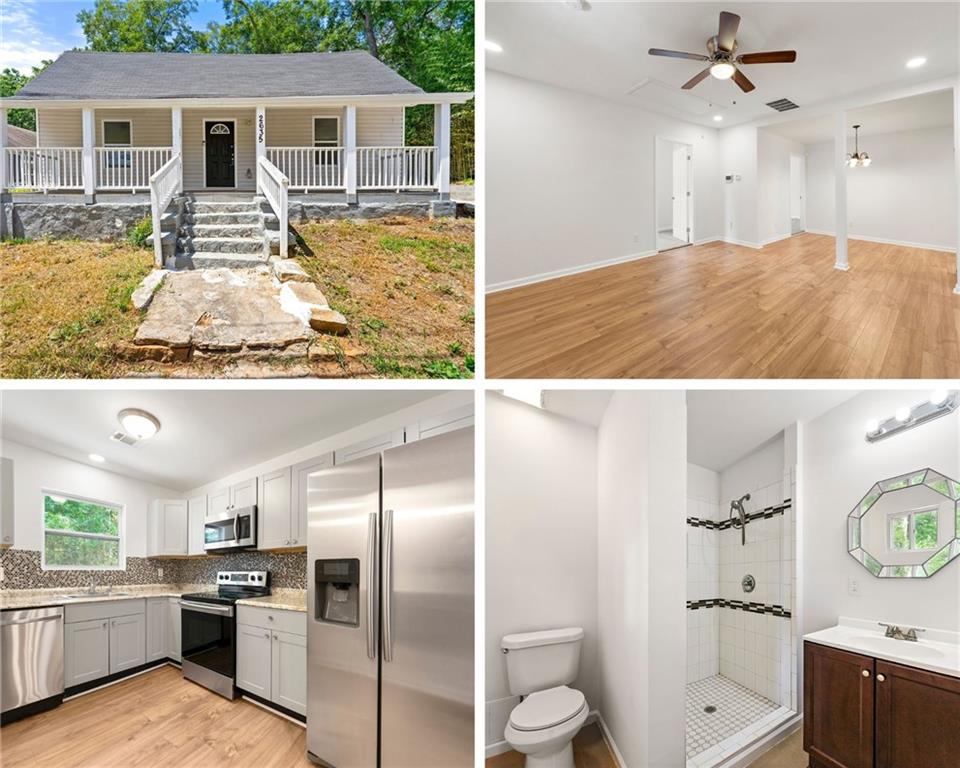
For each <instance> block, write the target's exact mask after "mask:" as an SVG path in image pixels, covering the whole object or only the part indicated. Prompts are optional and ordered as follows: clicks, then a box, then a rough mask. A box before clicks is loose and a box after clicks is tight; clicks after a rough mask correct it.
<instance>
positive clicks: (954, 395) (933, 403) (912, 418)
mask: <svg viewBox="0 0 960 768" xmlns="http://www.w3.org/2000/svg"><path fill="white" fill-rule="evenodd" d="M958 405H960V393H958V392H957V391H956V390H947V389H936V390H934V391H933V392H932V393H930V397H929V398H928V399H927V400H924V401H923V402H922V403H918V404H917V405H915V406H913V407H912V408H908V407H907V406H902V407H900V408H897V410H896V412H895V413H894V415H893V416H891V417H889V418H886V419H883V420H882V421H881V420H880V419H870V420H869V421H868V422H867V424H866V439H867V442H868V443H875V442H877V440H883V439H884V438H886V437H891V436H892V435H895V434H897V433H898V432H903V431H904V430H906V429H913V428H914V427H919V426H920V425H921V424H926V423H927V422H928V421H932V420H933V419H938V418H940V417H941V416H946V415H947V414H948V413H953V412H954V411H955V410H957V406H958Z"/></svg>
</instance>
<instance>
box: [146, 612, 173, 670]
mask: <svg viewBox="0 0 960 768" xmlns="http://www.w3.org/2000/svg"><path fill="white" fill-rule="evenodd" d="M169 600H170V598H168V597H148V598H147V629H146V631H147V651H146V660H147V661H156V660H157V659H165V658H167V638H168V635H169V632H168V629H167V622H168V621H169V617H170V605H169Z"/></svg>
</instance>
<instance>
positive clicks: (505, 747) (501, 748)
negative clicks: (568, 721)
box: [484, 709, 627, 768]
mask: <svg viewBox="0 0 960 768" xmlns="http://www.w3.org/2000/svg"><path fill="white" fill-rule="evenodd" d="M591 723H599V725H600V731H601V733H603V740H604V741H606V742H607V746H608V747H610V751H611V752H613V755H614V757H615V758H616V759H617V761H618V768H626V766H627V764H626V763H625V762H624V760H623V756H622V755H621V754H620V750H619V749H617V745H616V742H614V740H613V736H611V735H610V730H609V729H608V728H607V724H606V723H605V722H603V717H601V716H600V713H599V712H598V711H597V710H595V709H594V710H591V711H590V714H588V715H587V719H586V720H584V722H583V725H584V727H586V726H588V725H590V724H591ZM509 751H510V745H509V744H507V742H506V741H495V742H494V743H493V744H487V746H486V747H485V748H484V752H485V757H486V758H487V759H489V758H491V757H496V756H497V755H502V754H503V753H504V752H509Z"/></svg>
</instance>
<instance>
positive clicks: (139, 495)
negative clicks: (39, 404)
mask: <svg viewBox="0 0 960 768" xmlns="http://www.w3.org/2000/svg"><path fill="white" fill-rule="evenodd" d="M3 456H4V457H6V458H9V459H13V493H14V533H13V536H14V541H13V546H14V547H15V548H16V549H29V550H33V551H35V552H40V551H42V549H43V497H42V491H44V490H47V491H60V492H61V493H67V494H77V495H78V496H83V497H86V498H91V499H97V500H99V501H108V502H112V503H114V504H122V505H123V507H124V522H123V531H124V534H123V538H124V546H125V548H126V555H127V557H146V554H147V509H148V508H149V506H150V502H151V501H152V500H153V499H162V498H166V499H179V498H182V495H181V494H180V493H179V492H178V491H174V490H171V489H170V488H163V487H161V486H159V485H153V484H152V483H145V482H142V481H140V480H134V479H132V478H129V477H125V476H123V475H118V474H116V473H114V472H110V471H109V470H106V469H98V468H96V467H91V466H88V465H87V464H81V463H79V462H76V461H71V460H70V459H64V458H62V457H60V456H56V455H54V454H52V453H48V452H46V451H41V450H38V449H36V448H31V447H29V446H26V445H22V444H20V443H15V442H12V441H10V440H4V441H3Z"/></svg>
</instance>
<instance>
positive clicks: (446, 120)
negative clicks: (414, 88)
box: [433, 104, 450, 200]
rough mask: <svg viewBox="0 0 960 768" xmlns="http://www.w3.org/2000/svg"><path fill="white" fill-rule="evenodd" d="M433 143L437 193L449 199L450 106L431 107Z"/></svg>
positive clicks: (437, 105) (436, 105)
mask: <svg viewBox="0 0 960 768" xmlns="http://www.w3.org/2000/svg"><path fill="white" fill-rule="evenodd" d="M433 143H434V144H436V145H437V192H439V193H440V199H441V200H449V199H450V105H449V104H434V105H433Z"/></svg>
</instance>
